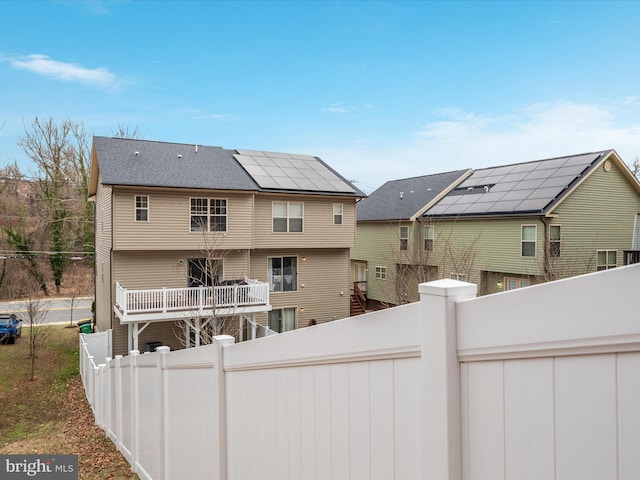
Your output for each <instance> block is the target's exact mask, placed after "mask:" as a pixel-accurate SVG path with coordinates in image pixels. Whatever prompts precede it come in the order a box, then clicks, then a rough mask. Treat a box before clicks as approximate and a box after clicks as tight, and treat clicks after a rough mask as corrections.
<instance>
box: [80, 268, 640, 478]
mask: <svg viewBox="0 0 640 480" xmlns="http://www.w3.org/2000/svg"><path fill="white" fill-rule="evenodd" d="M638 285H640V265H633V266H628V267H622V268H616V269H613V270H609V271H606V272H599V273H596V274H590V275H585V276H582V277H575V278H572V279H567V280H562V281H558V282H553V283H547V284H543V285H537V286H534V287H529V288H524V289H521V290H516V291H511V292H505V293H500V294H495V295H490V296H485V297H480V298H475V294H476V286H475V285H472V284H468V283H463V282H457V281H454V280H439V281H435V282H430V283H426V284H421V285H420V286H419V288H420V294H421V300H420V302H418V303H414V304H410V305H405V306H402V307H397V308H392V309H388V310H383V311H380V312H375V313H370V314H365V315H361V316H357V317H352V318H348V319H344V320H339V321H335V322H331V323H328V324H323V325H318V326H314V327H309V328H303V329H300V330H296V331H292V332H287V333H284V334H280V335H275V336H271V337H266V338H261V339H257V340H253V341H250V342H243V343H239V344H234V343H233V339H232V338H231V337H228V336H220V337H217V338H216V343H215V344H213V345H209V346H204V347H199V348H192V349H187V350H181V351H176V352H169V351H168V347H160V348H159V349H158V351H157V352H156V353H148V354H144V355H140V354H138V353H137V352H132V353H131V354H130V355H128V356H126V357H117V358H115V359H106V360H105V362H104V364H101V365H99V366H98V367H96V368H92V369H90V370H89V369H84V368H83V379H84V381H85V388H86V389H87V397H88V398H89V401H90V403H91V406H92V408H93V410H94V413H95V416H96V422H97V423H98V424H99V425H101V426H102V427H103V428H104V429H105V431H106V432H107V434H108V435H109V437H110V438H111V439H112V440H113V442H114V443H115V444H116V445H117V446H118V448H119V449H120V451H121V452H122V453H123V455H124V456H125V457H126V458H127V460H128V461H129V462H130V464H131V465H132V468H133V469H134V471H135V472H137V473H138V475H139V476H140V477H141V478H145V479H146V478H149V479H151V478H153V479H165V478H166V479H180V478H184V479H192V480H193V479H195V480H197V479H225V478H229V479H243V478H245V479H267V478H274V479H280V478H289V479H302V478H318V479H328V478H333V479H342V478H380V479H389V478H406V479H417V478H434V479H442V478H469V479H476V478H492V479H493V478H503V479H511V478H532V479H533V478H535V479H542V478H556V479H563V478H602V479H612V478H620V479H624V478H640V453H639V452H640V450H639V449H640V413H639V408H638V406H639V405H640V313H639V311H638V308H637V307H636V304H637V299H636V298H635V295H637V290H638ZM94 335H96V334H85V335H81V338H82V340H81V342H82V344H83V347H84V346H90V345H91V344H90V342H89V341H88V339H89V338H90V337H92V336H94ZM83 352H85V353H84V355H85V356H86V355H88V353H87V350H85V349H84V348H83ZM88 352H91V349H90V348H89V349H88ZM95 357H96V355H94V358H95ZM87 363H88V359H87V358H83V359H82V360H81V364H82V365H85V364H87ZM92 392H93V393H92Z"/></svg>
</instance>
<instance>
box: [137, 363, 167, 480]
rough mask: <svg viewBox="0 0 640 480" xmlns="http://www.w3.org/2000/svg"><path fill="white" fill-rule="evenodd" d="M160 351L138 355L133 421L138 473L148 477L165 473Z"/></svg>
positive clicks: (155, 476)
mask: <svg viewBox="0 0 640 480" xmlns="http://www.w3.org/2000/svg"><path fill="white" fill-rule="evenodd" d="M160 357H161V353H160V352H158V351H157V352H155V353H147V354H144V355H137V356H136V357H135V359H136V360H135V369H134V372H135V373H134V375H135V380H134V389H135V390H134V392H135V393H134V404H133V410H134V421H135V449H136V450H135V452H136V455H135V464H134V469H135V471H136V473H138V474H140V475H142V476H143V477H146V478H164V477H163V459H162V455H163V441H164V439H163V435H164V432H163V428H162V418H163V413H164V412H163V410H162V393H163V388H162V383H161V379H162V370H161V368H160V361H161V359H160Z"/></svg>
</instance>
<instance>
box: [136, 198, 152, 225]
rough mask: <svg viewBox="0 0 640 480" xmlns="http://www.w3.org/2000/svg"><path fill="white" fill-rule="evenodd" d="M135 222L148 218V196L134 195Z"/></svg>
mask: <svg viewBox="0 0 640 480" xmlns="http://www.w3.org/2000/svg"><path fill="white" fill-rule="evenodd" d="M135 201H136V222H146V221H148V220H149V196H148V195H136V200H135Z"/></svg>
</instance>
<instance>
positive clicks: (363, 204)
mask: <svg viewBox="0 0 640 480" xmlns="http://www.w3.org/2000/svg"><path fill="white" fill-rule="evenodd" d="M471 172H472V171H471V170H456V171H453V172H446V173H437V174H434V175H423V176H421V177H412V178H403V179H400V180H390V181H388V182H386V183H385V184H384V185H382V186H381V187H380V188H378V189H377V190H376V191H374V192H373V193H372V194H371V195H369V196H368V197H367V198H365V199H363V200H361V201H360V202H358V209H357V217H358V221H359V222H366V221H380V220H409V219H411V220H413V219H414V218H415V216H417V215H420V214H421V213H422V212H423V211H424V210H425V209H427V208H428V207H429V206H431V205H432V204H433V203H434V201H437V200H438V199H439V198H441V197H442V195H444V194H446V193H447V192H448V191H449V190H450V189H451V188H453V187H454V186H455V185H456V184H458V183H459V182H460V181H462V180H463V179H464V178H466V176H468V175H470V174H471Z"/></svg>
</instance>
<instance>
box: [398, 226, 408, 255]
mask: <svg viewBox="0 0 640 480" xmlns="http://www.w3.org/2000/svg"><path fill="white" fill-rule="evenodd" d="M407 248H409V227H400V250H406V249H407Z"/></svg>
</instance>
